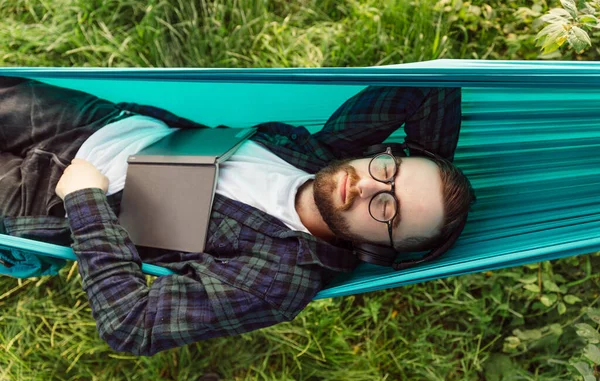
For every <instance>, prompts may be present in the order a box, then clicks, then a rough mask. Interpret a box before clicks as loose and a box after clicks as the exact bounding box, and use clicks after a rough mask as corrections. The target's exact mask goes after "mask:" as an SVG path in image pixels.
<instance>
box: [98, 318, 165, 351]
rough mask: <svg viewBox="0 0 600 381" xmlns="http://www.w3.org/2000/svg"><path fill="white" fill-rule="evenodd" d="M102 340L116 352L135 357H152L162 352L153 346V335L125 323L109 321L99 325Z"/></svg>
mask: <svg viewBox="0 0 600 381" xmlns="http://www.w3.org/2000/svg"><path fill="white" fill-rule="evenodd" d="M97 327H98V333H99V335H100V337H101V338H102V340H104V341H105V342H106V343H107V344H108V346H109V347H110V348H111V349H112V350H114V351H115V352H125V353H130V354H133V355H135V356H152V355H154V354H156V353H158V352H160V351H161V350H164V349H166V348H164V349H160V348H156V347H155V346H154V345H152V341H151V340H150V339H149V338H150V337H151V335H150V334H149V333H148V332H146V330H144V329H142V328H139V327H136V326H129V325H127V324H126V323H125V322H114V321H108V322H106V323H104V324H100V323H98V324H97Z"/></svg>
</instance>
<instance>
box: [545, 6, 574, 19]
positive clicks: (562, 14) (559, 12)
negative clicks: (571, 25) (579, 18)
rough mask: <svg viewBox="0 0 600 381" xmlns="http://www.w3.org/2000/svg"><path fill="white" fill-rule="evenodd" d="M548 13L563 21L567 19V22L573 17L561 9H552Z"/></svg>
mask: <svg viewBox="0 0 600 381" xmlns="http://www.w3.org/2000/svg"><path fill="white" fill-rule="evenodd" d="M549 12H550V14H551V15H554V16H558V17H561V18H563V19H567V20H571V19H573V16H571V14H570V13H569V12H568V11H565V10H564V9H562V8H553V9H550V11H549Z"/></svg>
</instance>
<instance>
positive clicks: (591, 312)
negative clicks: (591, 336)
mask: <svg viewBox="0 0 600 381" xmlns="http://www.w3.org/2000/svg"><path fill="white" fill-rule="evenodd" d="M586 315H587V316H588V317H589V318H590V319H592V320H593V321H594V322H596V323H597V324H600V310H599V309H597V308H588V310H587V311H586Z"/></svg>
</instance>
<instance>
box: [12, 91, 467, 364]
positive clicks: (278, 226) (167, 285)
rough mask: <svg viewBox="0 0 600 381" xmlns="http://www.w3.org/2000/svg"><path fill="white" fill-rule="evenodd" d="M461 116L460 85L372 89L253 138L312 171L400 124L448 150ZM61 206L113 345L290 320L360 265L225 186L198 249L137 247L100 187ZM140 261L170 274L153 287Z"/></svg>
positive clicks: (155, 347)
mask: <svg viewBox="0 0 600 381" xmlns="http://www.w3.org/2000/svg"><path fill="white" fill-rule="evenodd" d="M119 106H120V107H122V108H123V109H127V110H129V111H132V112H136V113H140V114H145V115H150V116H153V117H157V118H160V119H162V120H164V121H165V122H166V123H167V124H169V125H171V126H173V127H182V128H188V127H190V128H191V127H197V126H198V125H197V124H195V123H193V122H190V121H187V120H184V119H181V118H178V117H176V116H175V115H173V114H171V113H168V112H165V111H164V110H160V109H157V108H154V107H147V106H139V105H135V104H120V105H119ZM460 120H461V112H460V89H450V88H397V87H369V88H367V89H365V90H364V91H362V92H361V93H359V94H357V95H356V96H354V97H352V98H350V99H349V100H348V101H347V102H346V103H344V104H343V105H342V106H341V107H340V108H339V109H338V110H337V111H336V112H335V113H334V114H333V115H332V116H331V118H330V119H329V120H328V121H327V123H326V125H325V126H324V128H323V129H322V130H321V131H319V132H317V133H315V134H313V135H311V134H310V133H309V132H308V131H307V130H306V129H305V128H304V127H293V126H290V125H286V124H283V123H276V122H273V123H265V124H261V125H259V126H258V132H257V134H256V135H255V136H254V137H253V140H255V141H257V142H258V143H260V144H262V145H264V146H265V147H266V148H268V149H269V150H271V151H272V152H274V153H275V154H277V155H278V156H280V157H281V158H282V159H284V160H286V161H287V162H289V163H290V164H292V165H294V166H296V167H298V168H300V169H302V170H305V171H307V172H309V173H315V172H317V171H318V170H319V169H321V168H323V166H325V165H326V164H327V163H329V162H330V161H331V160H334V159H342V158H346V157H353V156H361V155H362V152H363V151H364V149H365V147H367V146H369V145H372V144H377V143H381V142H383V141H384V140H385V139H387V138H388V137H389V135H390V134H391V133H392V132H394V131H395V130H397V129H398V128H400V127H401V126H402V125H403V124H404V128H405V132H406V135H407V138H408V139H411V140H414V141H417V142H419V143H421V144H422V145H423V146H425V148H427V149H429V150H431V151H433V152H436V153H438V154H440V155H442V156H444V157H446V158H449V159H452V158H453V154H454V150H455V147H456V143H457V140H458V133H459V129H460ZM189 123H191V124H189ZM109 201H110V202H109ZM111 202H112V203H113V204H112V205H111ZM65 209H66V211H67V213H68V216H69V220H68V223H69V225H70V229H71V232H72V239H73V241H74V242H73V245H72V246H73V250H74V251H75V254H76V255H77V257H78V261H79V271H80V274H81V276H82V280H83V287H84V289H85V291H86V293H87V295H88V297H89V300H90V305H91V308H92V312H93V315H94V318H95V319H96V322H97V327H98V330H99V333H100V336H101V337H102V338H104V339H105V340H106V341H107V342H108V344H109V345H110V346H111V347H112V348H113V349H115V350H117V351H126V352H132V353H134V354H138V355H152V354H154V353H157V352H159V351H162V350H165V349H169V348H173V347H177V346H181V345H185V344H189V343H193V342H196V341H199V340H202V339H207V338H211V337H216V336H225V335H235V334H240V333H243V332H248V331H251V330H254V329H258V328H261V327H266V326H270V325H272V324H276V323H279V322H282V321H289V320H292V319H293V318H294V317H295V316H296V315H297V314H298V313H299V312H300V311H301V310H302V309H303V308H304V307H305V306H306V305H307V304H308V303H309V302H310V301H311V300H312V298H313V297H314V296H315V294H316V293H317V292H318V291H319V290H320V289H322V288H323V287H324V286H325V285H326V284H327V283H328V282H329V281H330V280H331V279H332V278H333V277H334V276H335V275H336V274H337V273H338V272H343V271H351V270H352V269H353V268H354V267H355V266H356V265H357V260H356V258H355V256H354V255H353V254H352V251H351V249H350V247H348V246H347V245H344V244H340V245H339V246H334V245H331V244H329V243H327V242H324V241H322V240H320V239H318V238H316V237H314V236H312V235H310V234H306V233H303V232H298V231H292V230H290V229H289V228H287V227H286V226H285V225H284V224H283V223H282V222H281V221H279V220H278V219H276V218H274V217H272V216H270V215H268V214H266V213H264V212H261V211H259V210H257V209H255V208H253V207H251V206H249V205H246V204H243V203H240V202H237V201H234V200H231V199H228V198H226V197H223V196H221V195H216V196H215V201H214V206H213V210H212V214H211V220H210V224H209V234H208V241H207V244H206V249H205V252H204V253H183V252H173V251H167V250H160V249H150V248H142V247H136V246H134V245H133V244H132V242H131V240H130V239H129V237H128V234H127V232H126V231H125V230H124V229H123V228H122V227H121V226H120V225H119V223H118V220H117V217H116V215H118V200H117V201H116V202H115V200H114V199H111V200H107V197H106V196H105V195H104V194H103V193H102V192H101V191H100V190H99V189H85V190H80V191H77V192H74V193H72V194H70V195H68V196H67V197H66V198H65ZM60 222H61V221H60V219H57V218H56V217H48V219H47V220H44V218H43V217H42V218H29V219H28V218H26V217H25V218H24V217H18V218H12V219H8V220H7V221H5V226H6V228H7V232H8V233H9V234H13V235H19V236H27V237H30V238H36V237H37V238H39V239H42V240H45V239H44V238H46V239H47V238H48V237H49V236H52V235H55V234H56V235H58V234H64V229H63V228H60V226H61V224H60ZM63 227H64V224H63ZM142 260H143V261H145V262H149V263H153V264H157V265H161V266H165V267H167V268H170V269H172V270H174V271H175V272H176V275H170V276H163V277H159V278H157V279H156V280H154V282H153V283H152V284H151V285H149V286H148V285H147V283H146V279H145V277H144V275H143V274H142V272H141V270H140V266H141V262H142Z"/></svg>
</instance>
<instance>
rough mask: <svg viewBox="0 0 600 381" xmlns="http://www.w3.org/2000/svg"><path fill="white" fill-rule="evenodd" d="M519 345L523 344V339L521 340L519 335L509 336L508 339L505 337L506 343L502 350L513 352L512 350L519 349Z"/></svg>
mask: <svg viewBox="0 0 600 381" xmlns="http://www.w3.org/2000/svg"><path fill="white" fill-rule="evenodd" d="M519 345H521V340H519V338H518V337H515V336H508V337H507V338H506V339H504V345H503V346H502V351H504V352H511V351H513V350H515V349H517V348H518V347H519Z"/></svg>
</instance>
